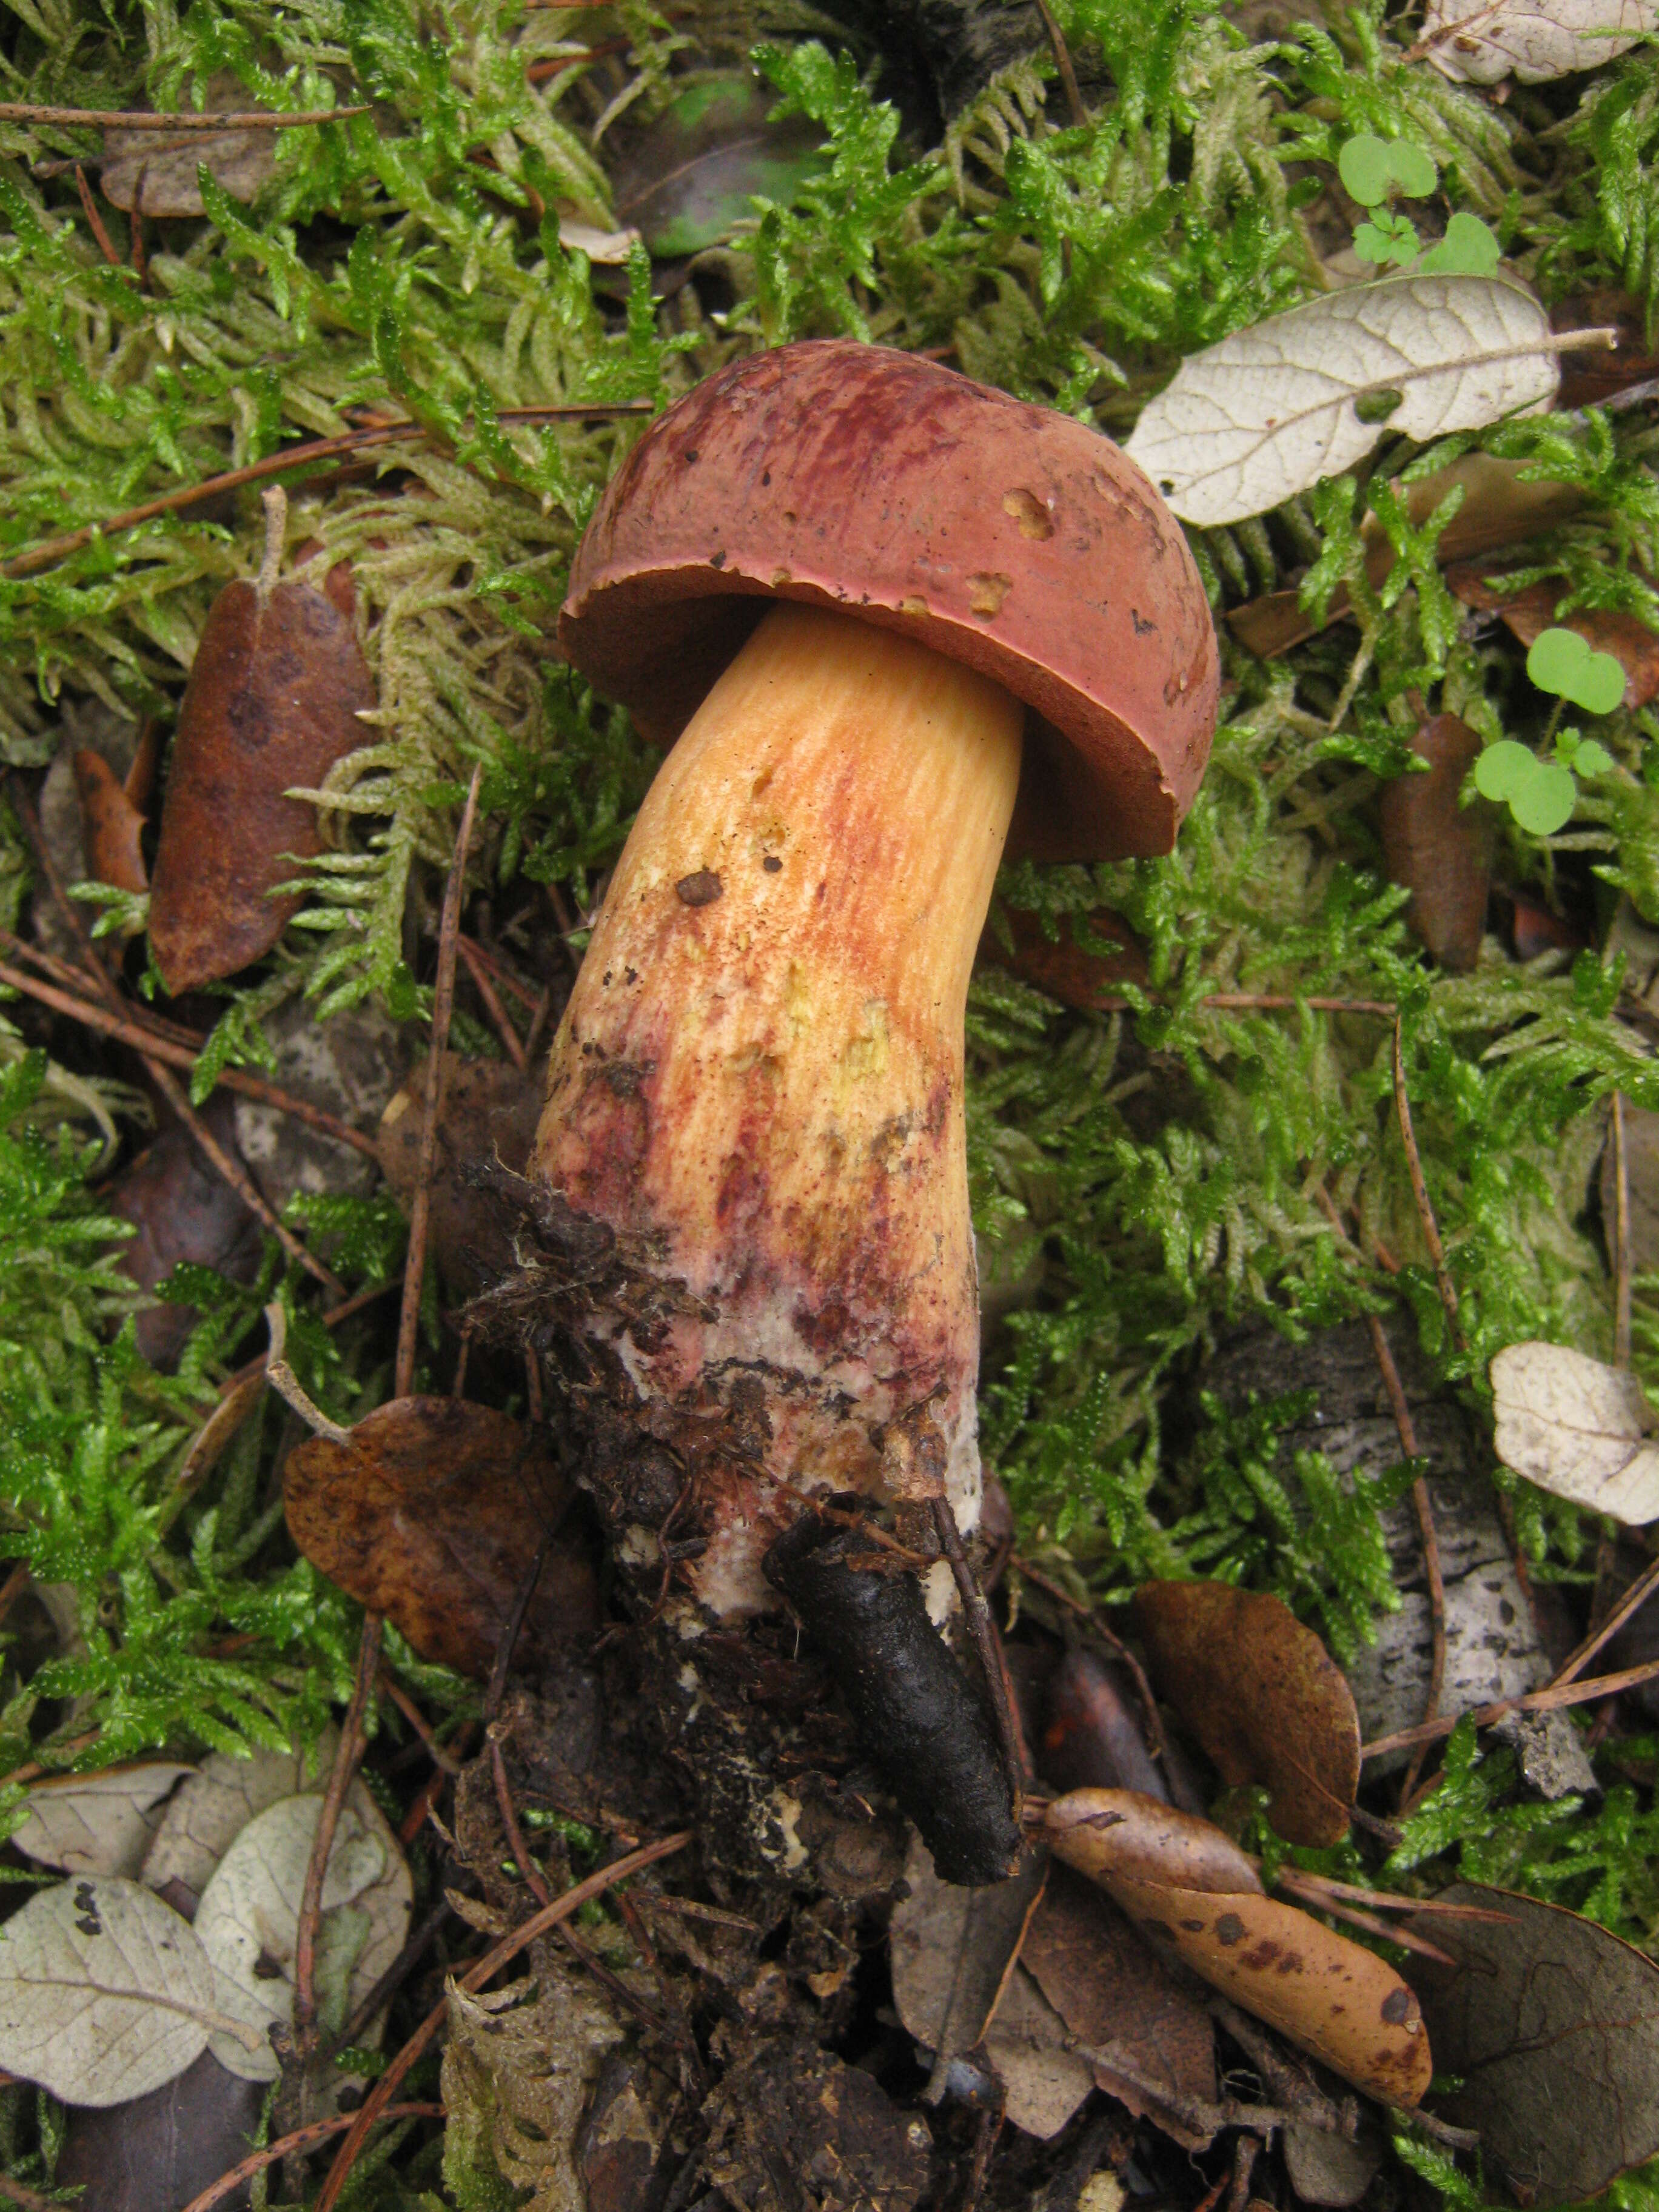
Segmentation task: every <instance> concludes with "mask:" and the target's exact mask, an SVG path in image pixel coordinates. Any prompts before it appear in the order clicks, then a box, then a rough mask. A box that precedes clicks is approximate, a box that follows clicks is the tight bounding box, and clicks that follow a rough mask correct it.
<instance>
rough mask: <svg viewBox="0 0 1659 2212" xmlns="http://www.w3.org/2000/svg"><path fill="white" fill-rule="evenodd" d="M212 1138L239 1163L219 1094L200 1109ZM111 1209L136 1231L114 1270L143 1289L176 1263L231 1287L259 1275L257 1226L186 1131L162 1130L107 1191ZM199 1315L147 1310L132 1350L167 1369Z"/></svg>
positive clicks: (230, 1109) (225, 1100)
mask: <svg viewBox="0 0 1659 2212" xmlns="http://www.w3.org/2000/svg"><path fill="white" fill-rule="evenodd" d="M200 1111H201V1118H202V1120H203V1121H204V1122H205V1124H206V1125H207V1127H208V1130H209V1132H210V1134H211V1135H212V1136H213V1137H214V1138H216V1139H217V1141H218V1142H219V1143H220V1144H221V1145H222V1146H223V1147H224V1149H225V1151H226V1152H228V1153H229V1154H230V1156H231V1158H233V1159H234V1158H237V1148H236V1118H235V1106H234V1101H233V1100H232V1098H231V1097H230V1095H229V1093H228V1092H224V1091H222V1092H219V1093H218V1094H216V1096H215V1097H212V1098H210V1099H209V1100H208V1102H207V1103H206V1105H205V1106H204V1107H203V1108H202V1109H200ZM108 1204H109V1210H110V1212H112V1213H115V1214H118V1215H119V1217H120V1218H121V1219H122V1220H123V1221H130V1222H131V1223H132V1225H133V1226H134V1228H135V1229H136V1230H137V1235H136V1236H135V1237H133V1238H132V1239H131V1242H130V1243H126V1244H125V1245H123V1246H122V1248H121V1249H120V1252H119V1253H118V1255H117V1258H116V1265H117V1266H118V1267H119V1268H120V1270H121V1272H122V1273H123V1274H126V1275H131V1278H132V1279H133V1281H134V1282H136V1283H137V1284H139V1285H141V1286H142V1287H143V1289H145V1290H147V1291H149V1290H154V1289H155V1286H156V1285H157V1284H158V1283H161V1282H162V1281H164V1280H165V1279H166V1278H167V1276H168V1275H170V1274H171V1273H173V1269H174V1267H177V1266H178V1265H179V1262H180V1261H191V1262H192V1263H193V1264H194V1265H196V1266H197V1267H212V1268H214V1269H216V1271H217V1272H218V1273H220V1274H222V1275H228V1277H229V1278H230V1279H231V1280H232V1281H233V1282H239V1283H251V1282H252V1280H253V1279H254V1277H255V1275H257V1274H258V1271H259V1255H260V1251H261V1249H262V1240H261V1237H260V1231H259V1224H258V1220H257V1219H256V1218H255V1217H254V1215H253V1214H252V1212H251V1211H250V1210H249V1208H248V1207H247V1206H244V1204H243V1203H242V1201H241V1200H240V1198H239V1197H238V1196H237V1194H236V1193H235V1192H234V1190H233V1189H232V1188H231V1187H230V1185H229V1184H228V1182H226V1181H225V1180H224V1178H223V1176H221V1175H220V1174H219V1172H218V1170H216V1168H214V1167H213V1166H211V1165H210V1163H209V1162H208V1160H207V1159H206V1158H205V1157H204V1154H203V1152H202V1151H201V1149H200V1147H199V1146H197V1143H196V1140H195V1139H194V1138H193V1137H192V1136H191V1133H190V1132H189V1130H188V1129H186V1128H184V1127H181V1126H180V1124H179V1123H178V1122H176V1121H175V1122H174V1123H173V1126H172V1127H170V1128H167V1129H164V1130H163V1131H162V1132H161V1135H160V1136H159V1137H158V1138H157V1139H155V1143H154V1144H153V1145H152V1146H150V1147H149V1150H148V1151H147V1152H142V1153H140V1155H139V1157H138V1158H137V1159H136V1160H135V1161H134V1162H133V1164H132V1165H131V1167H130V1168H128V1169H126V1170H125V1172H124V1173H123V1174H122V1175H121V1176H119V1177H118V1180H117V1182H115V1184H114V1186H113V1188H112V1189H111V1190H110V1192H109V1193H108ZM198 1318H199V1316H197V1310H196V1309H195V1307H194V1306H184V1305H155V1306H147V1307H145V1308H144V1309H143V1310H142V1311H141V1312H140V1313H139V1315H138V1317H137V1324H136V1329H137V1339H138V1349H139V1351H140V1352H143V1355H144V1357H145V1358H146V1359H148V1360H149V1363H150V1364H151V1366H152V1367H160V1368H164V1369H167V1370H172V1369H173V1367H175V1366H176V1365H177V1364H178V1360H179V1353H180V1352H182V1351H183V1350H184V1347H185V1338H186V1337H188V1335H189V1334H190V1332H191V1329H193V1328H195V1326H196V1323H197V1319H198Z"/></svg>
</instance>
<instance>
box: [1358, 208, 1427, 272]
mask: <svg viewBox="0 0 1659 2212" xmlns="http://www.w3.org/2000/svg"><path fill="white" fill-rule="evenodd" d="M1419 242H1420V241H1419V238H1418V235H1417V225H1416V224H1415V223H1414V222H1413V221H1412V219H1411V217H1410V216H1408V215H1391V214H1389V213H1388V212H1387V210H1380V211H1379V212H1378V214H1377V215H1376V216H1375V218H1374V219H1373V220H1372V221H1371V222H1362V223H1361V224H1360V226H1359V228H1358V230H1357V231H1355V233H1354V234H1353V250H1354V252H1356V253H1357V254H1358V256H1359V258H1360V259H1361V260H1362V261H1376V262H1380V263H1382V264H1384V265H1385V266H1386V265H1387V264H1389V263H1391V262H1393V263H1397V264H1401V265H1403V264H1405V263H1406V262H1407V261H1413V260H1415V259H1416V258H1417V249H1418V246H1419Z"/></svg>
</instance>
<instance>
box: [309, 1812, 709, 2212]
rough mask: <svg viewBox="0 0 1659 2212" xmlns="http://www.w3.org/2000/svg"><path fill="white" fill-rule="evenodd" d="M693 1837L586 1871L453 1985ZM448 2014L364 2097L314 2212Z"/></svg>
mask: <svg viewBox="0 0 1659 2212" xmlns="http://www.w3.org/2000/svg"><path fill="white" fill-rule="evenodd" d="M691 1841H692V1832H691V1831H690V1828H682V1829H680V1830H678V1832H676V1833H675V1834H673V1835H671V1836H659V1837H658V1838H657V1839H656V1840H655V1841H654V1842H653V1843H649V1844H641V1846H640V1848H639V1849H638V1850H635V1851H629V1853H628V1854H627V1856H626V1857H623V1858H620V1859H617V1861H616V1862H615V1863H613V1864H612V1865H611V1866H608V1867H601V1868H600V1869H599V1871H598V1873H597V1874H591V1875H588V1877H587V1879H586V1881H579V1882H578V1883H576V1885H575V1887H574V1888H572V1889H568V1890H566V1892H565V1893H564V1894H563V1896H562V1897H556V1898H555V1899H554V1900H553V1902H552V1904H551V1905H546V1906H544V1908H543V1910H542V1911H539V1912H537V1913H532V1916H531V1917H530V1918H529V1919H528V1920H526V1922H525V1923H524V1924H523V1926H522V1927H520V1928H515V1929H513V1933H512V1934H511V1935H510V1936H503V1937H502V1938H501V1942H499V1943H497V1944H495V1945H494V1946H493V1948H491V1949H489V1950H488V1951H486V1952H485V1953H484V1954H483V1958H482V1959H479V1960H477V1961H476V1962H475V1964H474V1965H472V1966H470V1967H469V1968H468V1969H467V1971H466V1972H465V1974H463V1975H462V1976H461V1977H460V1978H459V1982H458V1984H457V1986H458V1987H459V1989H461V1990H465V1991H466V1992H467V1993H468V1994H469V1995H471V1994H472V1993H474V1992H476V1991H477V1990H481V1989H483V1986H484V1984H485V1983H486V1982H488V1981H489V1980H491V1979H492V1978H493V1977H494V1976H495V1975H496V1974H498V1973H499V1972H501V1968H502V1967H503V1966H507V1965H508V1964H509V1963H510V1962H511V1961H512V1960H514V1959H516V1958H517V1957H518V1955H519V1954H520V1952H521V1951H523V1950H525V1949H526V1948H527V1947H528V1946H529V1945H530V1944H532V1943H533V1942H535V1941H536V1938H537V1937H538V1936H544V1935H546V1933H547V1931H548V1929H550V1928H556V1927H557V1926H558V1924H559V1923H560V1922H561V1921H562V1920H568V1918H569V1917H570V1916H571V1914H572V1913H573V1912H575V1911H579V1910H580V1907H581V1906H582V1905H586V1902H587V1900H588V1899H589V1898H590V1897H599V1896H600V1895H601V1894H602V1893H604V1892H605V1890H607V1889H609V1888H610V1887H611V1885H612V1884H613V1883H615V1882H618V1881H625V1880H626V1879H627V1877H628V1876H629V1875H633V1874H637V1873H638V1872H639V1871H640V1869H641V1868H642V1867H647V1866H650V1865H652V1864H653V1863H654V1862H655V1861H657V1860H658V1859H665V1858H667V1857H670V1855H671V1853H673V1852H675V1851H683V1850H684V1849H685V1846H686V1845H687V1844H689V1843H690V1842H691ZM447 2015H448V1999H447V1997H446V1998H445V1999H444V2000H443V2001H442V2002H441V2003H438V2004H435V2005H434V2007H433V2008H432V2010H431V2011H430V2012H429V2013H428V2015H427V2016H426V2018H425V2019H424V2020H423V2021H422V2022H421V2024H420V2026H419V2027H417V2028H416V2031H415V2033H414V2034H413V2035H411V2036H410V2039H409V2040H408V2042H407V2043H405V2044H404V2047H403V2049H402V2050H401V2051H399V2052H398V2055H397V2057H395V2058H394V2059H393V2060H392V2063H391V2064H390V2065H389V2066H388V2067H387V2068H386V2071H385V2073H384V2074H382V2075H381V2076H380V2080H379V2081H377V2082H376V2083H375V2084H374V2087H373V2088H372V2089H371V2090H370V2091H369V2093H368V2096H367V2097H366V2098H365V2099H364V2100H363V2102H362V2106H361V2108H360V2109H359V2111H358V2112H357V2116H356V2124H355V2125H354V2126H353V2128H352V2130H351V2131H350V2133H349V2135H348V2136H347V2137H346V2139H345V2141H344V2142H343V2143H342V2144H341V2146H340V2148H339V2150H338V2152H337V2154H336V2156H335V2160H334V2163H333V2165H332V2166H331V2167H330V2169H329V2172H328V2179H326V2180H325V2182H324V2184H323V2186H322V2190H321V2192H320V2194H319V2197H318V2198H317V2202H316V2204H315V2205H314V2206H313V2212H333V2208H334V2206H335V2204H336V2203H337V2202H338V2199H339V2195H340V2191H342V2190H343V2188H344V2187H345V2185H346V2182H347V2180H348V2179H349V2177H350V2173H351V2169H352V2167H353V2166H355V2165H356V2162H357V2154H358V2153H359V2151H361V2149H362V2146H363V2143H364V2142H365V2141H366V2140H367V2138H368V2133H369V2130H370V2129H372V2128H373V2127H374V2124H375V2123H376V2122H377V2121H378V2120H379V2118H380V2114H381V2113H382V2112H384V2111H385V2110H386V2106H388V2105H389V2104H390V2103H391V2101H392V2096H393V2094H394V2093H395V2092H396V2090H397V2088H398V2084H399V2083H400V2082H401V2081H403V2080H404V2076H405V2075H407V2074H408V2072H409V2069H410V2067H411V2066H413V2065H414V2063H416V2059H418V2058H419V2057H421V2056H422V2052H424V2051H426V2050H427V2049H428V2046H429V2045H431V2044H432V2042H433V2041H434V2039H435V2038H436V2036H437V2034H438V2032H439V2030H440V2029H441V2027H442V2026H443V2024H444V2021H445V2020H446V2018H447Z"/></svg>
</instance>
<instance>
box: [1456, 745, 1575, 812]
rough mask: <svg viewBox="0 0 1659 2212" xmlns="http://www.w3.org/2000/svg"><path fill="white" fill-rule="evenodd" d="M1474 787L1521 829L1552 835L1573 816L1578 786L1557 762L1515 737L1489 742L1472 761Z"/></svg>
mask: <svg viewBox="0 0 1659 2212" xmlns="http://www.w3.org/2000/svg"><path fill="white" fill-rule="evenodd" d="M1474 787H1475V789H1476V790H1477V791H1478V792H1479V793H1480V795H1481V797H1482V798H1483V799H1496V800H1497V802H1498V805H1506V806H1507V807H1508V808H1509V810H1510V814H1511V815H1512V816H1513V817H1514V819H1515V821H1516V823H1517V824H1518V825H1519V827H1520V828H1522V829H1525V830H1527V831H1528V832H1529V833H1530V834H1531V835H1532V836H1534V837H1553V836H1554V835H1555V833H1556V831H1557V830H1558V829H1565V826H1566V824H1567V823H1569V822H1570V821H1571V818H1572V810H1573V808H1574V807H1575V806H1576V805H1577V803H1578V786H1577V783H1576V782H1575V781H1574V780H1573V773H1572V770H1571V769H1570V768H1565V767H1563V765H1562V764H1561V763H1560V762H1559V761H1545V760H1540V759H1539V757H1538V756H1537V754H1536V753H1535V752H1534V751H1532V750H1530V748H1529V747H1528V746H1526V745H1523V744H1520V743H1519V742H1518V741H1517V740H1516V738H1499V739H1498V743H1497V744H1495V745H1488V746H1487V747H1486V750H1485V752H1483V753H1482V754H1481V756H1480V759H1479V760H1478V761H1477V762H1476V763H1475V764H1474Z"/></svg>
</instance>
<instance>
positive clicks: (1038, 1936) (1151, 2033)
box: [1021, 1866, 1216, 2151]
mask: <svg viewBox="0 0 1659 2212" xmlns="http://www.w3.org/2000/svg"><path fill="white" fill-rule="evenodd" d="M1021 1963H1022V1964H1023V1965H1024V1967H1025V1969H1026V1971H1027V1972H1029V1973H1030V1975H1031V1976H1032V1978H1033V1979H1034V1980H1035V1981H1036V1984H1037V1987H1038V1988H1039V1989H1040V1990H1042V1994H1043V1996H1045V1997H1047V1999H1048V2002H1049V2003H1050V2004H1051V2005H1053V2006H1054V2009H1055V2010H1056V2011H1057V2012H1058V2013H1059V2014H1060V2017H1061V2018H1062V2019H1063V2020H1064V2021H1065V2022H1066V2027H1068V2028H1070V2030H1071V2032H1072V2033H1073V2035H1075V2036H1076V2037H1077V2038H1078V2039H1079V2042H1082V2043H1086V2044H1091V2045H1095V2046H1096V2047H1097V2048H1099V2047H1100V2046H1102V2045H1115V2046H1116V2048H1117V2049H1118V2050H1120V2051H1122V2052H1123V2053H1124V2054H1125V2059H1126V2063H1128V2064H1129V2065H1131V2066H1132V2067H1133V2070H1134V2073H1135V2075H1136V2076H1137V2077H1138V2080H1137V2081H1136V2082H1135V2083H1133V2084H1132V2083H1130V2082H1128V2081H1124V2080H1123V2079H1121V2077H1120V2076H1118V2075H1115V2074H1113V2073H1111V2072H1109V2070H1108V2069H1104V2068H1102V2067H1099V2066H1097V2067H1096V2069H1095V2080H1096V2082H1097V2085H1098V2086H1099V2087H1101V2088H1103V2089H1105V2090H1107V2091H1109V2093H1110V2094H1111V2095H1113V2096H1114V2097H1115V2098H1117V2099H1118V2100H1119V2102H1120V2103H1121V2104H1125V2105H1127V2106H1128V2108H1129V2110H1130V2111H1131V2112H1133V2113H1134V2114H1135V2115H1136V2116H1137V2117H1138V2118H1139V2117H1141V2116H1143V2115H1144V2116H1145V2117H1147V2118H1151V2119H1152V2120H1154V2121H1155V2122H1156V2123H1157V2124H1158V2126H1159V2127H1160V2128H1162V2129H1163V2130H1164V2133H1165V2134H1166V2135H1169V2136H1173V2137H1174V2138H1175V2140H1176V2142H1178V2143H1180V2144H1181V2145H1182V2148H1184V2149H1187V2150H1194V2151H1196V2150H1203V2149H1205V2148H1207V2146H1208V2144H1209V2143H1210V2142H1211V2140H1212V2138H1211V2137H1210V2136H1207V2135H1196V2134H1194V2132H1193V2131H1192V2130H1191V2129H1190V2128H1188V2126H1186V2125H1185V2124H1184V2123H1183V2121H1182V2118H1180V2116H1179V2112H1180V2108H1179V2105H1177V2106H1176V2108H1175V2109H1174V2110H1170V2109H1168V2108H1166V2107H1164V2106H1161V2105H1159V2104H1158V2102H1157V2101H1156V2100H1154V2099H1152V2097H1151V2096H1149V2095H1148V2093H1146V2086H1145V2085H1146V2084H1147V2083H1148V2082H1152V2083H1158V2084H1160V2085H1162V2086H1163V2087H1165V2088H1166V2089H1167V2090H1168V2092H1169V2093H1170V2096H1171V2097H1172V2098H1174V2099H1176V2100H1182V2101H1183V2102H1188V2103H1190V2101H1191V2100H1197V2101H1198V2102H1200V2103H1201V2104H1205V2105H1213V2103H1214V2102H1215V2090H1216V2084H1215V2031H1214V2029H1213V2028H1212V2026H1211V2024H1210V2015H1209V2014H1208V2013H1207V2011H1206V2009H1205V2008H1204V2007H1203V2005H1201V2004H1200V2003H1199V2002H1198V2001H1197V2000H1196V1998H1194V1996H1193V1995H1192V1994H1191V1992H1190V1990H1188V1988H1186V1987H1185V1986H1183V1983H1182V1981H1177V1980H1176V1977H1175V1975H1174V1974H1173V1973H1172V1972H1170V1968H1169V1966H1167V1965H1166V1964H1165V1963H1164V1960H1162V1959H1161V1958H1159V1957H1158V1954H1157V1953H1156V1952H1154V1951H1152V1950H1150V1949H1149V1948H1147V1946H1146V1944H1145V1943H1143V1942H1141V1940H1140V1938H1139V1936H1137V1935H1136V1933H1135V1931H1134V1929H1133V1928H1132V1927H1131V1926H1130V1924H1129V1923H1128V1922H1127V1920H1126V1919H1125V1918H1124V1917H1123V1915H1122V1913H1121V1912H1120V1911H1118V1910H1117V1908H1116V1907H1115V1905H1112V1904H1111V1903H1110V1902H1109V1899H1106V1898H1104V1897H1103V1896H1102V1894H1101V1893H1100V1891H1099V1890H1098V1889H1097V1888H1096V1887H1094V1885H1093V1884H1092V1883H1091V1882H1088V1881H1085V1880H1084V1879H1083V1877H1082V1875H1079V1874H1074V1873H1073V1871H1072V1869H1070V1868H1069V1867H1063V1866H1062V1867H1056V1868H1055V1869H1054V1872H1053V1874H1052V1875H1050V1877H1049V1881H1048V1889H1047V1891H1046V1892H1045V1893H1044V1895H1043V1897H1042V1901H1041V1903H1040V1904H1039V1905H1038V1906H1037V1909H1036V1915H1035V1916H1034V1917H1033V1919H1032V1922H1031V1925H1030V1930H1029V1932H1028V1934H1027V1936H1026V1938H1025V1948H1024V1951H1023V1952H1022V1954H1021Z"/></svg>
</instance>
